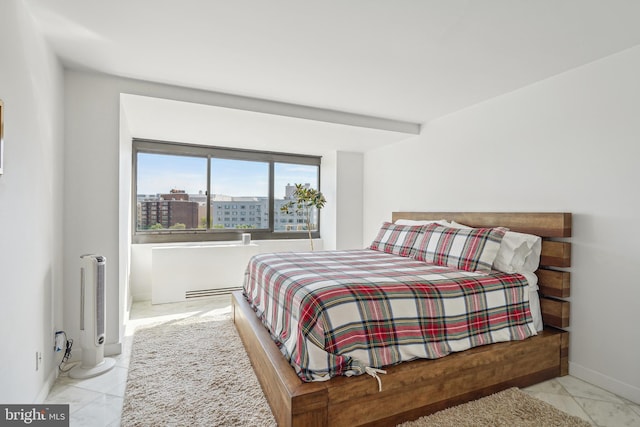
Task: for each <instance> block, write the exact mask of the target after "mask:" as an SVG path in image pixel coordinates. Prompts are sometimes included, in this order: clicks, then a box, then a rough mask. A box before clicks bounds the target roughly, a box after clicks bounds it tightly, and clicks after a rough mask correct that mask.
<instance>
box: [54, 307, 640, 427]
mask: <svg viewBox="0 0 640 427" xmlns="http://www.w3.org/2000/svg"><path fill="white" fill-rule="evenodd" d="M229 298H230V297H229V296H222V297H212V298H207V299H198V300H190V301H187V302H183V303H175V304H161V305H152V304H151V303H150V302H137V303H134V304H133V307H132V309H131V315H130V320H129V321H128V322H127V325H126V332H125V337H124V342H123V352H122V354H120V355H118V356H115V357H114V358H115V359H116V366H115V367H114V368H113V369H112V370H111V371H109V372H107V373H105V374H102V375H100V376H98V377H94V378H89V379H86V380H75V379H71V378H69V377H68V376H67V375H65V374H62V375H60V376H59V377H58V379H57V381H56V383H55V384H54V386H53V388H52V389H51V392H50V393H49V396H48V397H47V399H46V401H45V403H69V404H70V415H71V420H70V425H71V427H94V426H95V427H115V426H119V425H120V415H121V412H122V403H123V399H124V391H125V386H126V382H127V369H128V366H129V357H130V355H131V344H132V340H133V333H134V331H135V328H137V327H139V326H141V325H145V324H150V323H157V322H164V321H169V320H173V319H177V318H183V317H188V316H192V315H198V314H202V313H205V312H209V311H212V310H215V311H218V312H225V311H226V312H229V311H230V303H229ZM525 391H526V392H527V393H529V394H530V395H532V396H534V397H536V398H538V399H540V400H543V401H545V402H548V403H550V404H551V405H553V406H555V407H557V408H558V409H560V410H562V411H564V412H567V413H569V414H572V415H576V416H578V417H580V418H583V419H585V420H587V421H588V422H590V423H591V424H592V425H594V426H616V427H618V426H639V427H640V405H637V404H634V403H633V402H630V401H628V400H626V399H624V398H621V397H619V396H616V395H614V394H612V393H610V392H608V391H606V390H603V389H601V388H599V387H596V386H594V385H591V384H589V383H586V382H584V381H582V380H580V379H578V378H575V377H572V376H570V375H569V376H565V377H561V378H555V379H552V380H549V381H546V382H543V383H541V384H537V385H534V386H532V387H528V388H526V389H525Z"/></svg>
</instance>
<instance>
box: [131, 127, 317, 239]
mask: <svg viewBox="0 0 640 427" xmlns="http://www.w3.org/2000/svg"><path fill="white" fill-rule="evenodd" d="M132 145H133V147H132V180H131V181H132V183H131V185H132V192H131V193H132V209H131V217H132V236H131V238H132V243H134V244H147V243H180V242H206V241H234V240H240V239H241V235H242V233H250V234H251V239H252V240H279V239H308V238H309V234H308V233H307V231H300V232H298V231H295V232H293V231H275V230H274V221H275V212H274V209H275V189H274V185H275V184H274V180H275V175H274V168H275V166H274V165H275V163H288V164H299V165H310V166H317V167H318V176H317V181H318V190H319V191H320V188H321V180H320V177H321V174H320V169H321V159H322V158H321V157H320V156H312V155H306V154H293V153H281V152H273V151H259V150H248V149H239V148H228V147H219V146H209V145H196V144H187V143H181V142H171V141H161V140H153V139H143V138H133V140H132ZM138 153H150V154H164V155H175V156H190V157H203V158H206V159H207V183H206V185H207V190H206V197H207V199H206V200H207V202H206V203H207V210H206V212H207V219H208V220H209V221H208V224H207V228H206V229H191V230H170V229H162V230H153V231H149V230H138V218H137V213H138V199H137V197H138V194H137V186H138V169H137V163H138ZM211 158H220V159H229V160H247V161H258V162H266V163H268V164H269V194H268V198H269V202H268V210H269V228H265V229H214V228H209V227H210V226H211V223H212V220H213V210H212V206H211V188H210V186H211V161H210V159H211ZM320 230H321V228H320V215H318V224H317V230H315V231H312V232H311V237H313V238H314V239H317V238H320Z"/></svg>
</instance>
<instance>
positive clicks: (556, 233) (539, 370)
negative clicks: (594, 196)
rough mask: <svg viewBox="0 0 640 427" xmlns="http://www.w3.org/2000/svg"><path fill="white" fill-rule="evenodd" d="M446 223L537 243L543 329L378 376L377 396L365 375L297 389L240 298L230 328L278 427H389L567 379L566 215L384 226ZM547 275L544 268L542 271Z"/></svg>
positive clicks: (455, 216)
mask: <svg viewBox="0 0 640 427" xmlns="http://www.w3.org/2000/svg"><path fill="white" fill-rule="evenodd" d="M401 218H402V219H414V220H419V219H425V220H438V219H447V220H450V221H451V220H453V221H456V222H459V223H462V224H466V225H469V226H473V227H496V226H503V227H507V228H509V229H510V230H512V231H520V232H526V233H530V234H536V235H538V236H541V237H543V245H542V256H541V263H540V265H541V266H542V267H541V268H540V269H539V270H538V271H537V272H536V274H537V275H538V278H539V287H540V291H539V292H540V294H541V295H540V296H541V310H542V317H543V322H544V324H545V329H544V331H543V332H541V333H539V334H538V335H537V336H534V337H531V338H528V339H526V340H523V341H512V342H506V343H498V344H492V345H486V346H482V347H476V348H473V349H470V350H466V351H463V352H459V353H453V354H450V355H448V356H446V357H443V358H441V359H435V360H416V361H411V362H404V363H401V364H398V365H395V366H391V367H388V368H386V370H387V374H386V375H381V376H380V377H381V380H382V391H381V392H379V391H378V383H377V381H376V380H375V379H373V378H371V377H370V376H369V375H360V376H356V377H336V378H332V379H331V380H329V381H326V382H312V383H304V382H302V381H301V380H300V379H299V378H298V376H297V375H296V374H295V372H294V370H293V368H292V367H291V366H290V365H289V364H288V362H287V361H286V359H285V358H284V356H283V355H282V354H281V353H280V351H279V350H278V348H277V346H276V345H275V343H274V342H273V341H272V340H271V337H270V336H269V333H268V332H267V330H266V329H265V327H264V326H263V325H262V323H261V322H260V320H259V319H258V318H257V316H256V315H255V312H254V311H253V310H252V309H251V307H250V306H249V304H248V303H247V301H246V299H245V298H244V297H243V295H242V293H241V292H236V293H234V294H233V298H232V301H233V320H234V322H235V325H236V328H237V330H238V333H239V334H240V337H241V338H242V341H243V343H244V346H245V349H246V351H247V353H248V355H249V358H250V359H251V363H252V365H253V369H254V370H255V372H256V375H257V377H258V380H259V381H260V384H261V386H262V390H263V391H264V394H265V396H266V398H267V400H268V402H269V405H270V406H271V410H272V412H273V414H274V416H275V419H276V421H277V423H278V425H279V426H305V427H309V426H356V425H370V426H391V425H396V424H398V423H401V422H403V421H407V420H412V419H416V418H419V417H421V416H423V415H427V414H430V413H433V412H436V411H438V410H441V409H444V408H447V407H450V406H453V405H456V404H460V403H464V402H467V401H469V400H474V399H477V398H480V397H482V396H486V395H489V394H492V393H495V392H498V391H500V390H504V389H506V388H509V387H514V386H515V387H526V386H529V385H532V384H536V383H538V382H541V381H544V380H547V379H551V378H555V377H558V376H562V375H566V374H567V373H568V351H569V333H568V332H566V331H563V330H561V329H559V328H565V327H567V326H569V302H568V301H565V300H562V298H566V297H568V296H569V289H570V286H569V279H570V278H569V272H567V271H563V270H561V268H566V267H569V266H570V264H571V244H570V243H569V242H568V241H567V239H565V238H567V237H570V236H571V214H569V213H448V212H431V213H429V212H394V213H393V216H392V219H393V221H396V220H398V219H401ZM548 267H551V269H549V268H548Z"/></svg>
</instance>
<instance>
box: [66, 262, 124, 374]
mask: <svg viewBox="0 0 640 427" xmlns="http://www.w3.org/2000/svg"><path fill="white" fill-rule="evenodd" d="M80 259H81V261H80V262H81V267H80V346H81V347H82V363H81V364H80V365H77V366H75V367H74V368H73V369H71V371H69V376H70V377H71V378H78V379H81V378H91V377H95V376H96V375H100V374H103V373H105V372H107V371H108V370H110V369H111V368H113V367H114V365H115V364H116V361H115V360H114V359H111V358H105V357H104V339H105V323H106V305H105V302H106V283H107V280H106V279H107V271H106V270H107V259H106V258H105V257H103V256H101V255H83V256H81V257H80Z"/></svg>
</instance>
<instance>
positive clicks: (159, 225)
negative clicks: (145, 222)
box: [149, 222, 164, 230]
mask: <svg viewBox="0 0 640 427" xmlns="http://www.w3.org/2000/svg"><path fill="white" fill-rule="evenodd" d="M163 228H164V227H163V226H162V224H160V223H159V222H156V223H155V224H153V225H152V226H151V227H149V230H162V229H163Z"/></svg>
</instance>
